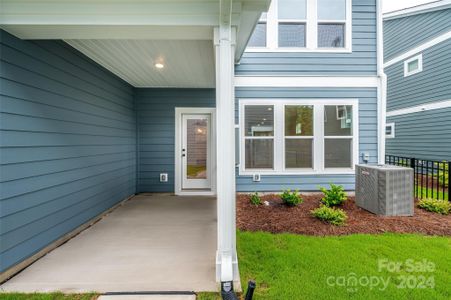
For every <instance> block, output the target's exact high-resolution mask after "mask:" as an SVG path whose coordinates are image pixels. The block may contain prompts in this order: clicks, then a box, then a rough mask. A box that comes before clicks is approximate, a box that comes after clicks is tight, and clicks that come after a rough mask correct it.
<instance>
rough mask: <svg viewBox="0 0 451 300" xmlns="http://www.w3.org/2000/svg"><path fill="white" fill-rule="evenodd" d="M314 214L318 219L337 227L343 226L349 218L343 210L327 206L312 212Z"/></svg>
mask: <svg viewBox="0 0 451 300" xmlns="http://www.w3.org/2000/svg"><path fill="white" fill-rule="evenodd" d="M312 214H313V215H314V216H315V217H316V218H318V219H320V220H322V221H325V222H327V223H330V224H332V225H336V226H340V225H343V224H344V223H345V222H346V219H347V218H348V216H347V215H346V213H345V212H344V211H343V210H342V209H339V208H332V207H327V206H326V205H321V206H320V207H318V208H317V209H314V210H312Z"/></svg>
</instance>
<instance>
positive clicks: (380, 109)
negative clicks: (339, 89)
mask: <svg viewBox="0 0 451 300" xmlns="http://www.w3.org/2000/svg"><path fill="white" fill-rule="evenodd" d="M376 10H377V76H378V77H379V85H378V88H377V100H378V101H377V102H378V105H377V115H378V130H377V135H378V153H377V156H378V163H379V164H384V163H385V125H386V117H387V76H386V75H385V73H384V33H383V30H384V29H383V28H384V27H383V25H384V24H383V15H382V0H376Z"/></svg>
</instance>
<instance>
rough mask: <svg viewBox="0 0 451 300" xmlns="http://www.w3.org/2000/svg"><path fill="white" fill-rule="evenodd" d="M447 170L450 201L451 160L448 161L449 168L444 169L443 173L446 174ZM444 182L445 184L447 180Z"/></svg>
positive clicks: (450, 197)
mask: <svg viewBox="0 0 451 300" xmlns="http://www.w3.org/2000/svg"><path fill="white" fill-rule="evenodd" d="M446 171H448V201H451V176H450V175H451V174H450V173H451V161H449V162H448V168H447V170H443V174H445V172H446ZM443 181H444V180H443ZM443 184H445V182H443ZM443 198H445V197H443Z"/></svg>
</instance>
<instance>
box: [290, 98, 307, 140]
mask: <svg viewBox="0 0 451 300" xmlns="http://www.w3.org/2000/svg"><path fill="white" fill-rule="evenodd" d="M285 136H287V137H288V136H313V106H311V105H287V106H285Z"/></svg>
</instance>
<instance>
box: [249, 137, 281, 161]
mask: <svg viewBox="0 0 451 300" xmlns="http://www.w3.org/2000/svg"><path fill="white" fill-rule="evenodd" d="M245 167H246V169H274V139H252V138H250V139H246V141H245Z"/></svg>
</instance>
